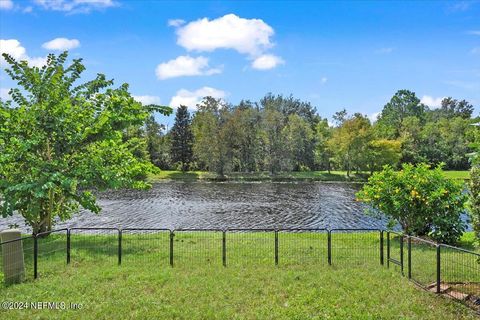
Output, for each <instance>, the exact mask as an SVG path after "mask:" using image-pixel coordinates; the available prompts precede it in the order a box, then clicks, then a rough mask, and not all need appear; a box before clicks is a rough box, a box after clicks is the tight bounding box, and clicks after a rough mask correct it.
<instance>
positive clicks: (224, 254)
mask: <svg viewBox="0 0 480 320" xmlns="http://www.w3.org/2000/svg"><path fill="white" fill-rule="evenodd" d="M222 261H223V266H224V267H226V266H227V235H226V232H225V230H223V231H222Z"/></svg>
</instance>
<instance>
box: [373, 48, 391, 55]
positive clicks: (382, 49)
mask: <svg viewBox="0 0 480 320" xmlns="http://www.w3.org/2000/svg"><path fill="white" fill-rule="evenodd" d="M392 52H393V48H380V49H377V50H375V53H376V54H389V53H392Z"/></svg>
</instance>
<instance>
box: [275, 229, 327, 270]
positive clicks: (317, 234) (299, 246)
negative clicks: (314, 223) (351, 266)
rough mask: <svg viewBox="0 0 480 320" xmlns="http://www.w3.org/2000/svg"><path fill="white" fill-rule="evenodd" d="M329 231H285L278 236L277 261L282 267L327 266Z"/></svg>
mask: <svg viewBox="0 0 480 320" xmlns="http://www.w3.org/2000/svg"><path fill="white" fill-rule="evenodd" d="M328 235H329V232H328V230H327V229H285V230H278V231H277V234H276V240H275V246H276V252H275V253H276V254H275V261H276V263H277V264H280V265H292V264H301V265H305V264H327V263H328Z"/></svg>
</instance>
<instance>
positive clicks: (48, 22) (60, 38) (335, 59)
mask: <svg viewBox="0 0 480 320" xmlns="http://www.w3.org/2000/svg"><path fill="white" fill-rule="evenodd" d="M0 39H2V42H1V43H0V49H1V51H2V52H10V53H12V54H14V55H16V56H17V57H19V58H22V59H27V60H29V61H30V62H31V63H32V64H41V63H42V61H43V58H44V57H45V55H46V54H47V53H49V52H57V53H58V52H61V49H66V48H70V52H71V56H72V57H82V58H83V59H84V63H85V65H86V67H87V72H86V73H85V79H89V78H91V77H93V76H94V75H95V74H96V73H105V74H106V75H107V76H108V77H110V78H114V79H115V81H116V83H117V84H120V83H122V82H128V83H129V84H130V88H131V92H132V94H133V95H135V96H137V97H138V99H139V100H142V101H147V102H160V103H162V104H171V105H173V106H175V105H176V104H179V103H185V104H190V107H192V108H193V107H194V104H195V102H196V101H198V99H200V98H201V96H202V95H204V94H212V95H214V96H217V97H222V98H224V99H226V100H227V101H229V102H232V103H238V102H239V101H240V100H241V99H242V98H244V99H250V100H253V101H256V100H258V99H260V98H261V97H262V96H263V95H264V94H265V93H267V92H273V93H282V94H286V95H288V94H293V95H294V96H295V97H298V98H300V99H304V100H308V101H310V102H312V104H313V105H315V106H316V107H317V110H318V113H319V114H320V115H321V116H323V117H328V118H331V116H332V114H333V113H334V112H336V111H338V110H340V109H342V108H346V109H347V110H348V111H349V112H352V113H353V112H361V113H363V114H367V115H369V116H373V115H374V114H375V113H377V112H379V111H380V110H381V109H382V107H383V105H384V104H385V103H386V102H387V101H388V100H389V99H390V97H391V96H392V95H393V94H394V93H395V92H396V91H397V90H399V89H410V90H413V91H414V92H416V94H417V96H419V98H422V99H423V101H424V102H425V103H427V104H429V105H430V106H431V107H436V106H438V103H439V101H440V99H441V98H442V97H445V96H452V97H454V98H457V99H466V100H468V101H470V102H471V103H473V104H474V105H475V106H476V110H477V111H476V113H478V110H479V109H478V106H479V105H480V2H479V1H470V2H468V1H467V2H464V1H457V2H452V1H450V2H442V1H432V2H429V1H415V2H405V1H403V2H392V1H388V2H361V1H355V2H326V1H322V2H315V1H305V2H301V1H295V2H293V1H292V2H288V1H276V2H274V1H266V2H253V1H242V2H239V1H237V2H224V1H214V2H200V1H195V2H187V1H178V2H168V1H125V0H124V1H122V0H88V1H87V0H32V1H30V0H22V1H20V0H0ZM55 39H56V40H55ZM4 66H5V64H4V63H3V64H2V67H4ZM12 85H13V83H12V82H11V81H10V80H9V79H8V78H7V76H6V74H5V72H4V71H2V72H1V74H0V88H1V94H2V97H5V96H6V94H7V93H6V92H7V91H8V88H10V87H11V86H12ZM162 121H164V122H167V123H169V124H171V123H172V120H171V118H170V119H162Z"/></svg>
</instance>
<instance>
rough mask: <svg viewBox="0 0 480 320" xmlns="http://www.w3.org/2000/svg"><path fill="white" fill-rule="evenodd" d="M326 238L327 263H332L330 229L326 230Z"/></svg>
mask: <svg viewBox="0 0 480 320" xmlns="http://www.w3.org/2000/svg"><path fill="white" fill-rule="evenodd" d="M327 239H328V244H327V245H328V247H327V253H328V264H329V265H332V231H331V230H328V231H327Z"/></svg>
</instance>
